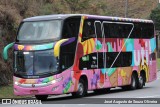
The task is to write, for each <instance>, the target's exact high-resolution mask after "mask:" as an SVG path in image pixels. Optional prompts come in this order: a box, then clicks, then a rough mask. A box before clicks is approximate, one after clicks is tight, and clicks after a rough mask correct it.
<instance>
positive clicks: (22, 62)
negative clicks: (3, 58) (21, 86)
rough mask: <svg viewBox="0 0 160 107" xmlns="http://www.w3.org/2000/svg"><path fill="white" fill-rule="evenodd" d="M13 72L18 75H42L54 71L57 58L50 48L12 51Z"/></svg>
mask: <svg viewBox="0 0 160 107" xmlns="http://www.w3.org/2000/svg"><path fill="white" fill-rule="evenodd" d="M14 58H15V62H14V68H15V73H16V74H20V75H43V74H48V73H56V72H57V71H58V70H57V68H58V65H57V59H56V58H55V57H54V56H53V51H52V50H47V51H36V52H20V51H15V52H14Z"/></svg>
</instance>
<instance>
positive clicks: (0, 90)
mask: <svg viewBox="0 0 160 107" xmlns="http://www.w3.org/2000/svg"><path fill="white" fill-rule="evenodd" d="M28 97H31V96H16V95H14V93H13V84H9V85H8V86H0V98H28Z"/></svg>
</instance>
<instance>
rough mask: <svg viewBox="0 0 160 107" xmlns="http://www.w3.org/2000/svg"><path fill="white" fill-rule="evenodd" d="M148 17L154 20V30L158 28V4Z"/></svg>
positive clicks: (159, 12)
mask: <svg viewBox="0 0 160 107" xmlns="http://www.w3.org/2000/svg"><path fill="white" fill-rule="evenodd" d="M150 18H151V19H152V20H153V21H154V23H155V28H156V30H160V4H159V5H158V7H157V8H155V9H154V10H152V12H151V14H150Z"/></svg>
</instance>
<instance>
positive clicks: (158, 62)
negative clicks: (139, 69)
mask: <svg viewBox="0 0 160 107" xmlns="http://www.w3.org/2000/svg"><path fill="white" fill-rule="evenodd" d="M157 66H158V70H160V58H158V59H157Z"/></svg>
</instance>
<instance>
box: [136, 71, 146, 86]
mask: <svg viewBox="0 0 160 107" xmlns="http://www.w3.org/2000/svg"><path fill="white" fill-rule="evenodd" d="M144 85H145V75H144V74H142V73H141V74H140V76H139V78H138V89H142V88H143V86H144Z"/></svg>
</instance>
